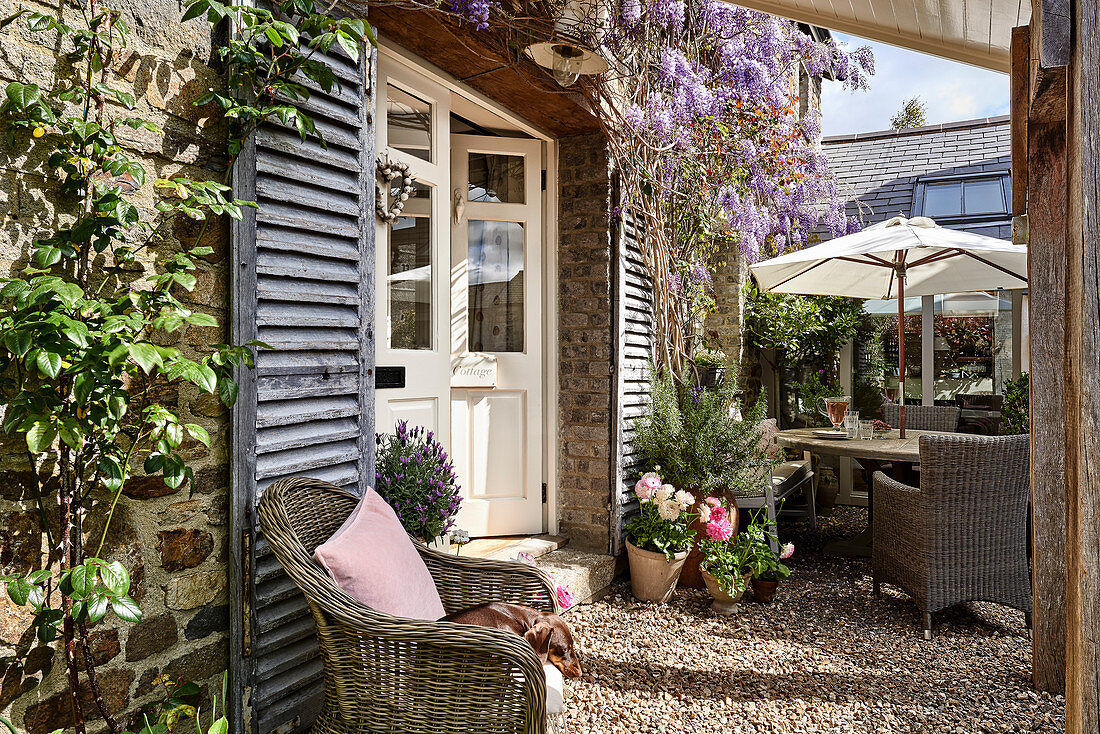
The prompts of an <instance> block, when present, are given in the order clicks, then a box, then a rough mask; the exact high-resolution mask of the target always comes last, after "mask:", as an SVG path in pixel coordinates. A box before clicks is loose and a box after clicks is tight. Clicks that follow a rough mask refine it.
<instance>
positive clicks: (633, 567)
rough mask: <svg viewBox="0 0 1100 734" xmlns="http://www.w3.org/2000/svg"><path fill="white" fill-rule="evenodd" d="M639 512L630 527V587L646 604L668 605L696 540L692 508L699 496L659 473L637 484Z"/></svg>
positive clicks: (651, 473)
mask: <svg viewBox="0 0 1100 734" xmlns="http://www.w3.org/2000/svg"><path fill="white" fill-rule="evenodd" d="M634 492H635V494H637V496H638V502H639V512H638V515H637V516H636V517H634V518H633V519H632V520H631V521H630V522H629V523H628V524H627V526H626V553H627V559H628V561H629V563H630V588H631V591H633V592H634V596H636V597H638V598H639V599H641V600H642V601H655V602H661V603H663V602H666V601H668V599H669V597H671V596H672V592H673V591H675V589H676V581H677V579H679V577H680V571H681V570H682V569H683V567H684V561H686V560H687V555H688V554H687V551H688V548H689V547H690V546H691V541H692V539H693V538H694V537H695V531H694V530H693V529H692V528H691V520H692V515H691V512H690V510H691V508H692V506H694V504H695V497H694V496H692V494H691V493H690V492H687V491H685V490H682V489H681V490H677V489H676V488H675V487H673V486H672V485H671V484H665V483H664V482H662V481H661V477H660V475H659V474H657V472H649V473H647V474H644V475H642V478H641V479H639V480H638V483H637V484H635V485H634Z"/></svg>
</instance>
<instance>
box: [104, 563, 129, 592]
mask: <svg viewBox="0 0 1100 734" xmlns="http://www.w3.org/2000/svg"><path fill="white" fill-rule="evenodd" d="M99 574H100V576H101V577H102V578H103V585H104V586H106V587H107V590H108V591H110V592H111V593H112V594H114V595H115V596H122V595H123V594H125V593H126V592H127V591H129V590H130V574H129V573H128V572H127V571H126V567H125V566H123V565H122V563H120V562H119V561H111V562H110V563H108V564H107V565H105V566H103V567H101V568H100V570H99Z"/></svg>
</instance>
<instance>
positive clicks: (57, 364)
mask: <svg viewBox="0 0 1100 734" xmlns="http://www.w3.org/2000/svg"><path fill="white" fill-rule="evenodd" d="M35 362H36V363H37V364H38V371H39V372H41V373H42V374H44V375H46V376H47V377H49V378H50V379H51V380H52V379H54V378H56V377H57V374H58V373H59V372H61V355H60V354H55V353H53V352H46V351H40V352H39V353H38V358H37V359H36V360H35Z"/></svg>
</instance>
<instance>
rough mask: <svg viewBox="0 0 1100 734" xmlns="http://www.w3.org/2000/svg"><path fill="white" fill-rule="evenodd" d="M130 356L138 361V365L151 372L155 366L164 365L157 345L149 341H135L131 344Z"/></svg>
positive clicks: (146, 371) (146, 372) (147, 372)
mask: <svg viewBox="0 0 1100 734" xmlns="http://www.w3.org/2000/svg"><path fill="white" fill-rule="evenodd" d="M130 357H131V358H132V359H133V360H134V361H135V362H137V363H138V366H139V367H141V369H142V370H143V371H144V372H145V374H149V371H150V370H152V369H153V367H160V366H162V365H163V362H161V358H160V352H159V351H157V348H156V346H154V345H153V344H150V343H149V342H134V343H133V344H131V345H130Z"/></svg>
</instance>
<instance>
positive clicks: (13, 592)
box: [8, 579, 31, 607]
mask: <svg viewBox="0 0 1100 734" xmlns="http://www.w3.org/2000/svg"><path fill="white" fill-rule="evenodd" d="M30 593H31V585H30V584H28V583H27V582H26V581H25V580H24V579H12V580H11V581H9V582H8V598H9V599H11V600H12V602H13V603H14V604H15V605H16V606H20V607H21V606H24V605H25V604H26V603H27V599H28V597H29V596H30Z"/></svg>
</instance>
